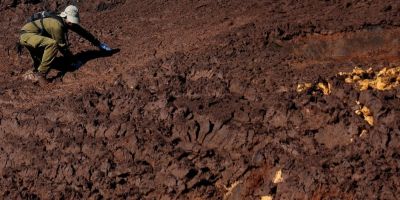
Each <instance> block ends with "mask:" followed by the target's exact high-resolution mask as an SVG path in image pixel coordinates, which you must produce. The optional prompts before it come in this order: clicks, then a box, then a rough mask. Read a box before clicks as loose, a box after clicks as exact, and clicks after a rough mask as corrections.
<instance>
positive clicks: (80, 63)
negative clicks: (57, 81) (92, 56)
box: [71, 60, 83, 69]
mask: <svg viewBox="0 0 400 200" xmlns="http://www.w3.org/2000/svg"><path fill="white" fill-rule="evenodd" d="M82 65H83V63H82V61H80V60H77V61H75V62H73V63H72V64H71V67H72V68H74V69H78V68H80V67H81V66H82Z"/></svg>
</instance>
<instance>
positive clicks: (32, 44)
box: [19, 5, 111, 85]
mask: <svg viewBox="0 0 400 200" xmlns="http://www.w3.org/2000/svg"><path fill="white" fill-rule="evenodd" d="M79 21H80V18H79V11H78V8H77V7H76V6H73V5H70V6H68V7H66V8H65V10H64V11H63V12H62V13H61V14H59V15H50V14H46V12H42V13H41V16H40V17H37V18H36V19H35V18H31V21H30V22H28V23H26V24H25V25H24V26H23V27H22V28H21V36H20V41H19V42H20V44H21V45H23V46H25V47H26V48H27V49H28V51H29V53H30V55H31V57H32V59H33V66H34V69H33V72H34V76H35V79H37V80H38V81H39V83H40V84H41V85H42V84H45V83H48V82H49V80H48V79H47V73H48V72H49V69H50V65H51V64H52V62H53V61H54V59H55V57H56V56H57V52H58V51H60V52H61V53H62V54H63V56H64V57H65V58H66V59H68V60H69V61H73V62H74V64H75V67H76V65H79V61H75V60H73V55H72V53H71V51H70V50H69V44H68V30H72V31H74V32H76V33H77V34H79V35H80V36H82V37H83V38H85V39H86V40H88V41H89V42H91V43H92V44H93V45H94V46H97V47H99V48H100V49H101V50H103V51H111V49H110V47H108V46H107V45H106V44H105V43H101V42H100V41H99V40H98V39H97V38H96V37H94V36H93V35H92V34H91V33H90V32H89V31H87V30H85V29H84V28H83V27H82V26H80V25H79Z"/></svg>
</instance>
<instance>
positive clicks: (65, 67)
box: [51, 49, 120, 80]
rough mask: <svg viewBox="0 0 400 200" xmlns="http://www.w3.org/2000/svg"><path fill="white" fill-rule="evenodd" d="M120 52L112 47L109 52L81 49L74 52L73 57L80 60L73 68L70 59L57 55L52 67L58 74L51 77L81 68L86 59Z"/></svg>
mask: <svg viewBox="0 0 400 200" xmlns="http://www.w3.org/2000/svg"><path fill="white" fill-rule="evenodd" d="M118 52H120V49H113V50H111V51H110V52H105V51H100V50H88V51H82V52H79V53H77V54H75V59H76V60H79V61H81V62H82V64H81V65H80V66H79V67H76V68H73V67H71V61H69V60H66V59H65V58H64V57H57V58H56V59H55V60H54V63H53V66H54V67H53V69H55V70H58V71H59V72H58V74H57V75H56V76H55V77H52V78H51V79H53V80H54V79H57V78H60V77H63V76H64V75H65V74H66V73H68V72H74V71H76V70H78V69H80V68H82V67H83V66H84V65H85V64H86V63H87V62H88V61H90V60H93V59H97V58H102V57H110V56H112V55H114V54H116V53H118Z"/></svg>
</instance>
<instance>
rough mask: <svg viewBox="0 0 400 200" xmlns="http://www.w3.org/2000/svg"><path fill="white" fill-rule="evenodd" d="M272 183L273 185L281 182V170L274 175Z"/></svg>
mask: <svg viewBox="0 0 400 200" xmlns="http://www.w3.org/2000/svg"><path fill="white" fill-rule="evenodd" d="M272 182H273V183H275V184H277V183H282V182H283V176H282V170H281V169H280V170H278V171H277V172H276V173H275V176H274V180H273V181H272Z"/></svg>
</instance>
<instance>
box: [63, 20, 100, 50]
mask: <svg viewBox="0 0 400 200" xmlns="http://www.w3.org/2000/svg"><path fill="white" fill-rule="evenodd" d="M70 29H71V30H72V31H74V32H75V33H77V34H78V35H80V36H81V37H83V38H85V39H86V40H88V41H89V42H90V43H92V45H93V46H96V47H98V46H100V44H101V42H100V41H99V40H98V39H97V38H96V37H95V36H94V35H93V34H91V33H90V32H89V31H87V30H86V29H85V28H83V27H82V26H80V25H79V24H73V25H71V27H70Z"/></svg>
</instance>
